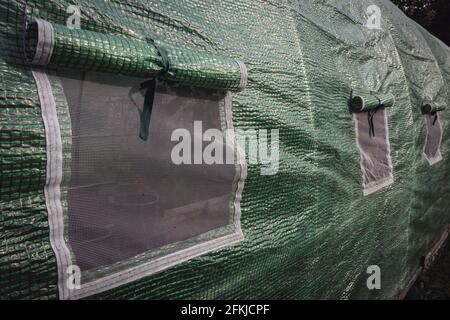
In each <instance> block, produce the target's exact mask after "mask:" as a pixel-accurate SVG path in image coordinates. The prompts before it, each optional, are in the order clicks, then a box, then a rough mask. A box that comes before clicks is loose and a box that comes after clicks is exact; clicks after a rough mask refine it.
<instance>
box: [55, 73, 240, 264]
mask: <svg viewBox="0 0 450 320" xmlns="http://www.w3.org/2000/svg"><path fill="white" fill-rule="evenodd" d="M139 81H140V79H137V78H129V77H116V78H115V79H110V77H109V75H106V74H101V73H87V74H85V75H84V76H81V75H74V74H70V73H69V74H68V75H65V76H64V77H62V83H63V86H64V90H65V93H66V96H67V98H68V104H69V109H70V113H71V117H70V118H71V122H72V128H73V129H72V133H71V135H70V136H69V137H68V138H71V140H72V151H71V155H72V156H71V159H70V160H69V163H66V165H65V167H66V169H65V170H66V174H70V179H68V181H67V183H68V185H65V187H66V188H67V215H68V225H69V229H68V237H69V244H70V245H71V247H72V250H73V252H74V258H75V261H76V264H77V265H79V267H80V268H81V269H82V271H84V270H90V269H99V268H102V267H105V266H109V265H111V264H114V263H117V262H121V261H124V260H127V259H129V258H132V257H134V256H136V255H138V254H143V253H145V252H147V251H151V250H156V249H159V248H161V247H164V246H167V245H172V246H174V245H173V244H174V243H178V242H180V241H184V240H188V239H192V238H194V237H196V236H199V235H201V234H206V233H207V232H208V231H212V230H214V229H218V228H221V227H224V226H227V225H228V224H229V223H230V222H231V223H232V222H233V219H232V218H231V217H230V213H229V202H230V196H231V191H232V185H233V179H234V176H235V167H234V164H228V165H219V164H217V165H205V164H204V165H202V166H189V167H183V166H181V167H180V166H178V165H175V164H173V163H172V160H171V148H172V147H173V145H174V144H175V143H174V142H173V141H172V140H171V133H172V132H173V130H175V129H177V128H186V130H190V131H192V132H191V134H192V136H193V137H194V128H193V127H192V126H193V123H194V121H202V130H205V131H206V130H208V129H219V130H221V129H222V128H221V122H222V121H221V119H222V118H223V116H222V115H221V114H220V113H219V110H220V103H223V102H221V100H223V99H224V96H223V93H222V94H220V92H219V93H217V92H215V91H211V90H209V91H208V90H200V89H190V88H188V87H179V88H170V87H166V86H164V85H160V86H159V87H158V88H157V91H156V96H155V106H154V110H153V115H152V124H151V127H150V128H151V129H150V138H149V140H148V141H147V142H144V141H142V140H140V139H139V138H138V135H137V127H138V122H139V118H138V112H137V110H136V108H137V106H139V105H142V100H143V96H142V94H141V93H140V92H137V93H135V94H134V95H133V98H132V99H131V98H129V97H128V92H129V91H130V90H131V89H132V88H133V87H134V86H139ZM195 130H196V129H195ZM195 134H197V132H195ZM191 151H192V152H193V151H194V150H193V149H191ZM184 152H187V150H185V151H184ZM184 156H186V155H184ZM189 156H191V155H190V154H189ZM191 159H194V156H191ZM192 177H196V179H195V180H193V179H192ZM63 186H64V184H63ZM216 234H219V232H216ZM203 237H204V238H206V237H205V236H203Z"/></svg>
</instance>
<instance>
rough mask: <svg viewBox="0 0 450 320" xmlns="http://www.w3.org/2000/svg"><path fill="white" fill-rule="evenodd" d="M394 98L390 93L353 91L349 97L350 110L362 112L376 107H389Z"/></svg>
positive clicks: (392, 103)
mask: <svg viewBox="0 0 450 320" xmlns="http://www.w3.org/2000/svg"><path fill="white" fill-rule="evenodd" d="M394 103H395V98H394V96H393V95H392V94H390V93H388V94H384V93H371V92H356V93H355V92H354V93H353V94H352V97H351V99H350V102H349V104H350V111H351V112H364V111H368V110H373V109H377V108H390V107H392V106H393V105H394Z"/></svg>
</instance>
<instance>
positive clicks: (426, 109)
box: [422, 103, 446, 114]
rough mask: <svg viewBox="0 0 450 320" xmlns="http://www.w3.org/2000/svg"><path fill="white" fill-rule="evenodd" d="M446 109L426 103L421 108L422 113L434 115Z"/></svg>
mask: <svg viewBox="0 0 450 320" xmlns="http://www.w3.org/2000/svg"><path fill="white" fill-rule="evenodd" d="M445 109H446V106H445V105H436V104H434V103H426V104H424V105H423V106H422V113H423V114H426V113H436V112H440V111H444V110H445Z"/></svg>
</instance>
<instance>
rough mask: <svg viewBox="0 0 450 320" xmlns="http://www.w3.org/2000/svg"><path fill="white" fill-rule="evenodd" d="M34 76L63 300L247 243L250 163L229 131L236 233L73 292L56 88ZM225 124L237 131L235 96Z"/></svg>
mask: <svg viewBox="0 0 450 320" xmlns="http://www.w3.org/2000/svg"><path fill="white" fill-rule="evenodd" d="M32 74H33V77H34V79H35V82H36V86H37V90H38V94H39V100H40V103H41V110H42V118H43V122H44V127H45V135H46V143H47V144H46V145H47V151H46V152H47V177H46V184H45V189H44V192H45V199H46V206H47V210H48V219H49V229H50V243H51V246H52V248H53V250H54V252H55V256H56V261H57V267H58V290H59V298H60V299H64V300H65V299H80V298H84V297H87V296H91V295H94V294H97V293H100V292H103V291H107V290H110V289H113V288H115V287H118V286H121V285H124V284H127V283H129V282H132V281H135V280H138V279H140V278H143V277H146V276H150V275H152V274H155V273H157V272H160V271H162V270H165V269H168V268H170V267H173V266H175V265H178V264H180V263H183V262H185V261H188V260H191V259H193V258H196V257H198V256H201V255H203V254H205V253H208V252H211V251H215V250H219V249H221V248H223V247H225V246H230V245H232V244H235V243H237V242H240V241H242V240H244V234H243V233H242V230H241V223H240V217H241V206H240V202H241V199H242V191H243V188H244V183H245V180H246V178H247V162H246V158H245V153H244V151H243V149H242V148H241V146H240V145H239V143H238V141H237V139H236V137H235V135H234V130H227V134H229V135H230V136H229V137H230V140H229V141H232V142H233V143H234V148H235V150H236V158H237V162H238V163H237V165H238V166H239V167H240V170H236V177H235V179H237V180H236V181H237V183H236V190H235V192H234V193H233V195H234V230H235V231H234V233H232V234H229V235H226V236H223V237H220V238H216V239H213V240H209V241H207V242H203V243H200V244H197V245H194V246H191V247H189V248H185V249H182V250H179V251H177V252H174V253H171V254H167V255H165V256H162V257H160V258H156V259H154V260H151V261H147V262H145V263H142V264H140V265H138V266H135V267H131V268H129V269H126V270H122V271H119V272H115V273H113V274H110V275H107V276H103V277H101V278H98V279H95V280H93V281H90V282H87V283H82V279H81V288H79V289H69V287H68V281H69V279H70V278H69V274H68V273H67V272H66V271H67V270H68V267H69V266H72V258H71V257H72V255H71V252H70V249H69V246H68V245H67V243H66V241H65V237H64V235H65V226H64V211H63V207H62V204H61V180H62V175H63V147H62V140H61V132H60V126H59V122H58V116H57V110H56V103H55V99H54V96H53V92H52V87H51V83H50V80H49V78H48V75H47V73H46V71H45V70H42V69H39V68H33V69H32ZM224 105H225V108H224V110H225V122H226V126H227V129H233V123H232V110H231V109H232V108H231V106H232V97H231V93H230V92H227V93H226V95H225V103H224Z"/></svg>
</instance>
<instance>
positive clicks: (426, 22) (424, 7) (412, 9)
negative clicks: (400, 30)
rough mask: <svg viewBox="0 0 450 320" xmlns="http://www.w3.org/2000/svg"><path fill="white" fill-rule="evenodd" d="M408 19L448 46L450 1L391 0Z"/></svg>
mask: <svg viewBox="0 0 450 320" xmlns="http://www.w3.org/2000/svg"><path fill="white" fill-rule="evenodd" d="M391 1H392V2H393V3H395V4H396V5H397V6H398V7H399V8H400V9H402V10H403V11H404V12H405V13H406V14H407V15H408V16H409V17H410V18H412V19H413V20H415V21H417V22H418V23H419V24H421V25H422V26H423V27H425V28H426V29H428V31H430V32H431V33H432V34H434V35H435V36H436V37H438V38H439V39H441V40H442V41H444V42H445V43H446V44H447V45H449V46H450V0H391Z"/></svg>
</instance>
